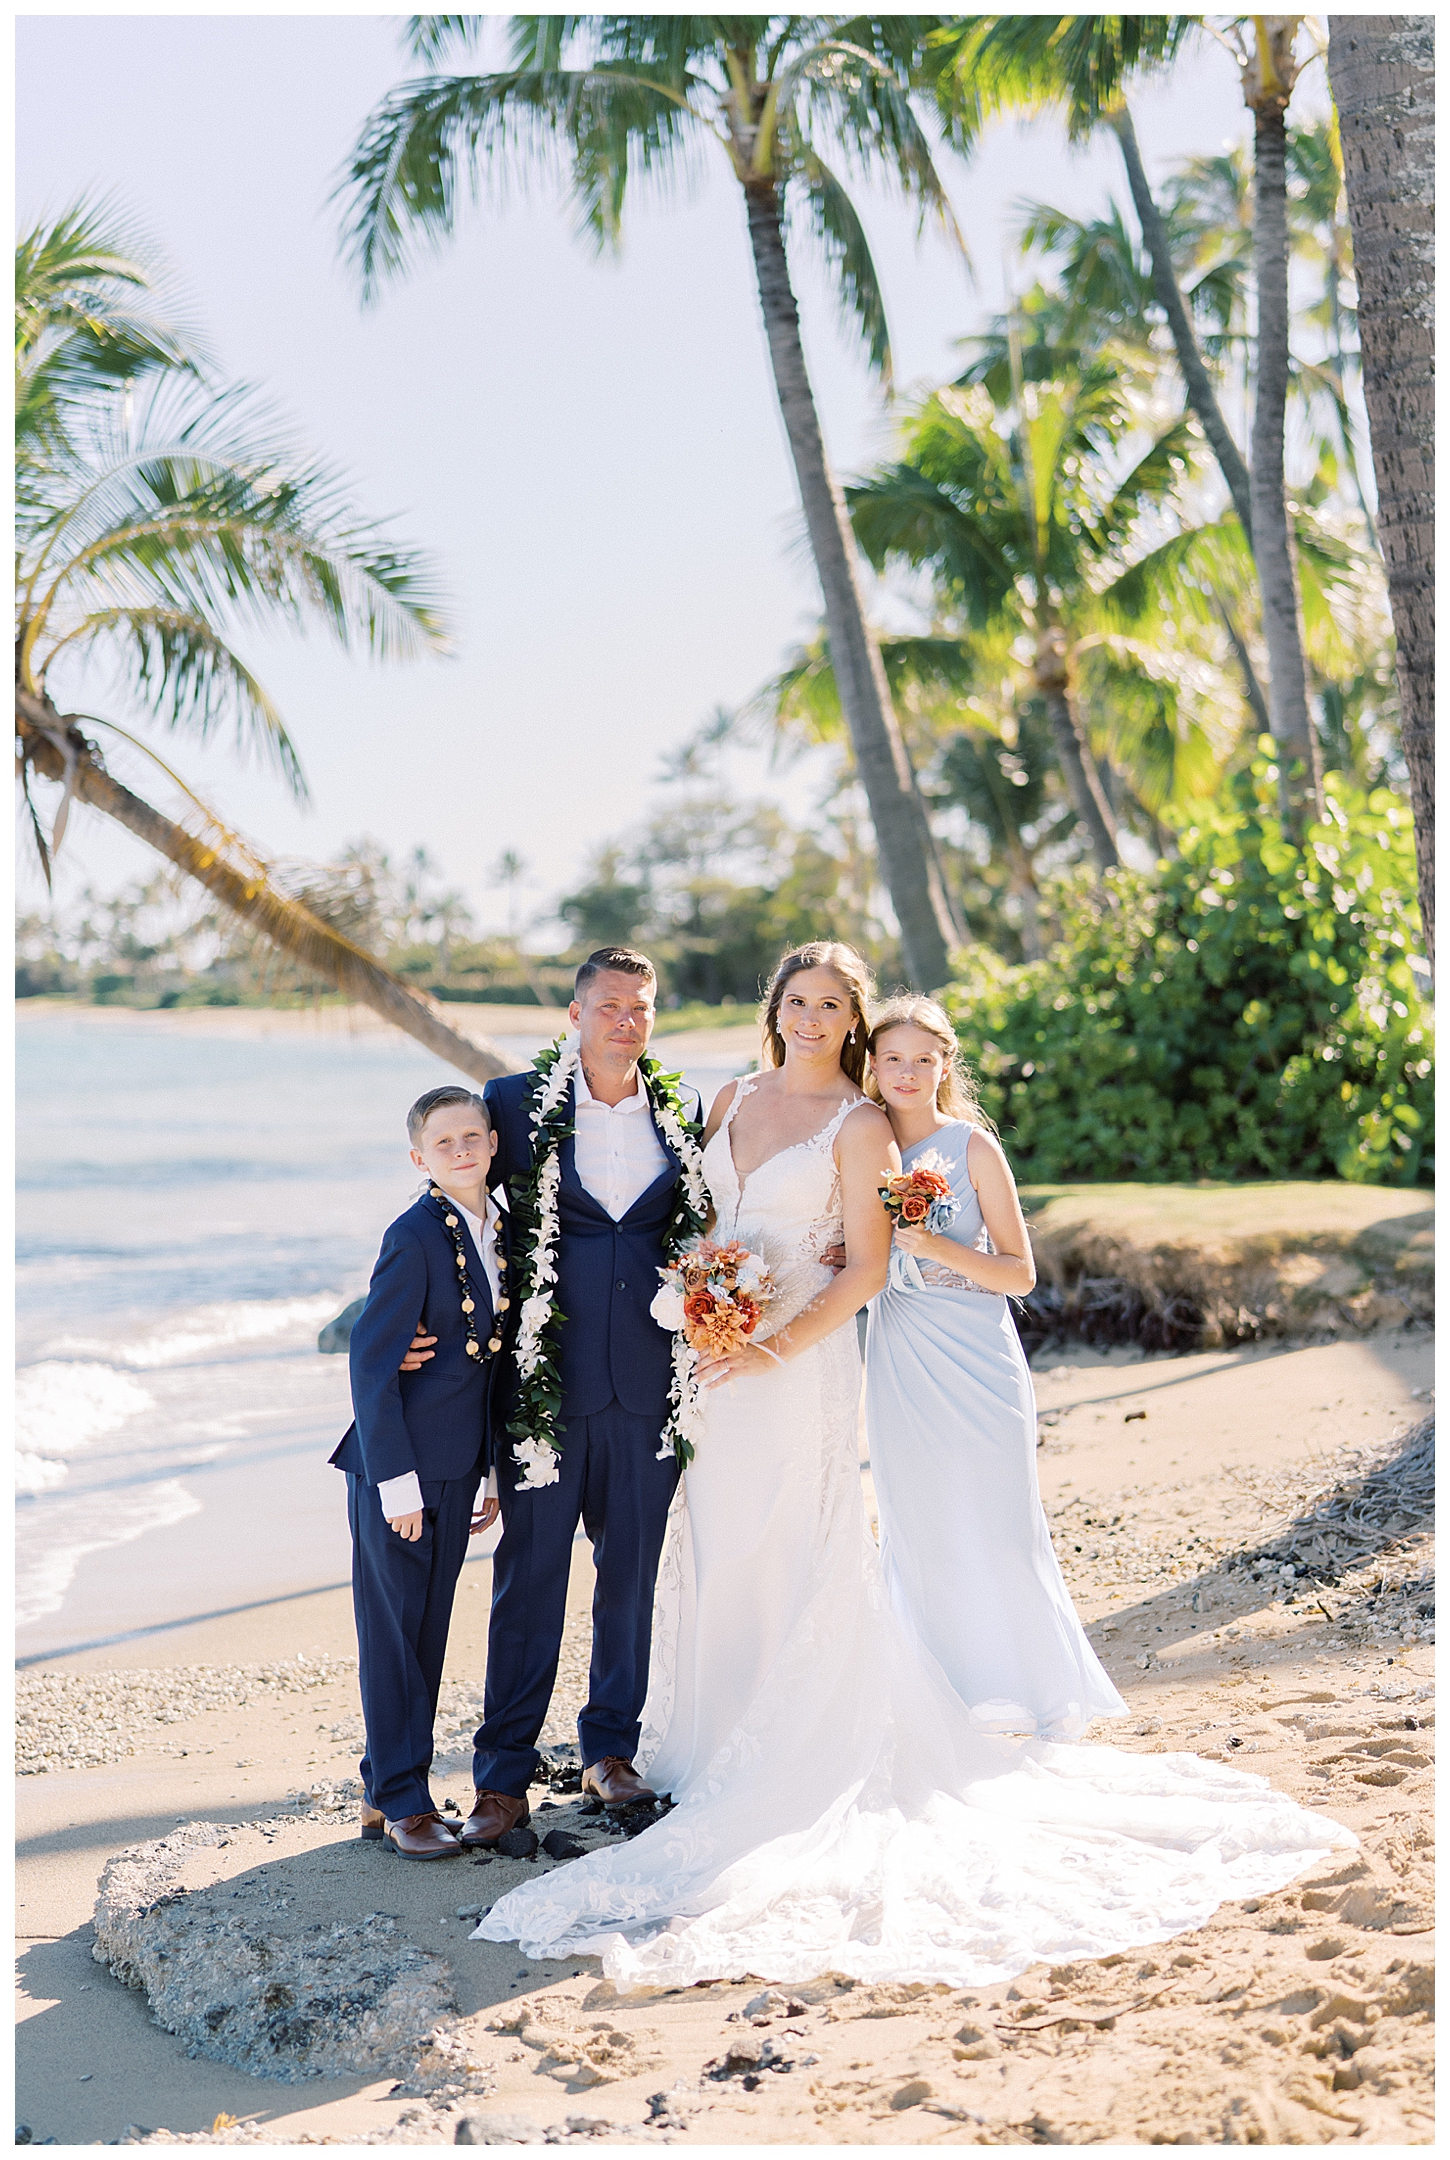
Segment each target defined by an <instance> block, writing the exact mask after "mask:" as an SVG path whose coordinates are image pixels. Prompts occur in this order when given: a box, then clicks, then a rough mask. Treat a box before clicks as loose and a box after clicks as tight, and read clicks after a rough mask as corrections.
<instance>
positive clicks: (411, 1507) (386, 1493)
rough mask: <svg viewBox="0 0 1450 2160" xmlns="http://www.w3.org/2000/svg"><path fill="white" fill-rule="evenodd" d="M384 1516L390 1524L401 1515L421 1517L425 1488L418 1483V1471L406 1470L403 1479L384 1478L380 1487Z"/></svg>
mask: <svg viewBox="0 0 1450 2160" xmlns="http://www.w3.org/2000/svg"><path fill="white" fill-rule="evenodd" d="M378 1498H379V1500H380V1501H381V1502H382V1506H383V1514H384V1515H385V1516H386V1518H387V1520H388V1521H389V1522H392V1521H393V1520H394V1519H395V1517H397V1516H399V1515H419V1514H421V1513H422V1511H423V1488H422V1486H421V1485H420V1484H419V1483H418V1473H417V1471H416V1470H405V1471H404V1472H403V1475H402V1476H401V1477H390V1478H384V1479H383V1481H382V1483H381V1484H380V1485H379V1487H378Z"/></svg>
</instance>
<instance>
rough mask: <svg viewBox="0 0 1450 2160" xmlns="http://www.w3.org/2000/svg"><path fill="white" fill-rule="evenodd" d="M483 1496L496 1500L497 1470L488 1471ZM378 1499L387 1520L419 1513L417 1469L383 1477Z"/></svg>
mask: <svg viewBox="0 0 1450 2160" xmlns="http://www.w3.org/2000/svg"><path fill="white" fill-rule="evenodd" d="M483 1497H484V1499H485V1500H497V1498H498V1472H497V1470H490V1471H489V1473H488V1476H487V1478H486V1479H485V1481H484V1487H483ZM378 1499H379V1501H380V1502H381V1503H382V1510H383V1514H384V1515H385V1516H386V1517H387V1519H388V1521H389V1522H392V1521H394V1520H395V1518H396V1517H397V1516H399V1515H416V1514H418V1513H420V1512H421V1510H422V1506H423V1488H422V1486H421V1485H420V1484H419V1483H418V1473H417V1471H416V1470H405V1471H404V1472H403V1475H402V1476H401V1477H390V1478H384V1479H383V1481H382V1483H381V1485H379V1487H378Z"/></svg>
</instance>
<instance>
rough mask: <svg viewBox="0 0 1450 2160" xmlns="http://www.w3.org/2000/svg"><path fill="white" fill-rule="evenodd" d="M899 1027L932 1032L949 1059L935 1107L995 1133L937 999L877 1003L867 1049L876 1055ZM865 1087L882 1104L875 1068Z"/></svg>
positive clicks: (902, 998) (901, 999) (897, 998)
mask: <svg viewBox="0 0 1450 2160" xmlns="http://www.w3.org/2000/svg"><path fill="white" fill-rule="evenodd" d="M899 1027H914V1028H920V1029H921V1032H922V1034H923V1035H930V1037H931V1039H932V1041H933V1042H934V1043H936V1044H937V1046H938V1048H939V1049H940V1051H941V1053H942V1056H943V1057H944V1058H945V1059H946V1067H945V1070H944V1071H943V1073H942V1076H941V1079H940V1080H939V1081H938V1082H937V1090H936V1106H937V1108H938V1110H940V1112H941V1113H942V1116H943V1117H953V1118H961V1119H962V1120H963V1121H964V1122H965V1123H966V1124H968V1125H976V1126H979V1127H980V1128H981V1130H982V1131H983V1132H989V1133H994V1134H995V1132H996V1130H997V1128H996V1126H995V1125H994V1124H993V1123H992V1120H991V1119H990V1118H989V1117H988V1115H987V1113H986V1111H985V1110H984V1109H983V1108H982V1105H981V1103H980V1102H979V1101H978V1100H977V1083H976V1080H975V1079H974V1078H973V1076H972V1074H971V1073H969V1072H968V1071H967V1068H966V1066H965V1065H964V1064H963V1063H962V1049H961V1044H960V1043H959V1042H958V1041H957V1036H956V1030H955V1028H954V1027H953V1026H952V1024H951V1021H950V1020H949V1019H948V1018H947V1016H946V1014H945V1013H944V1012H943V1011H942V1008H941V1006H940V1005H938V1003H937V1001H936V999H935V998H929V997H894V998H888V999H887V1000H886V1003H885V1004H884V1005H881V1006H878V1007H877V1010H876V1017H875V1019H874V1020H873V1021H872V1023H871V1032H870V1033H869V1035H868V1036H867V1037H866V1048H867V1049H868V1050H869V1051H870V1052H871V1055H872V1057H873V1058H874V1057H875V1055H876V1045H877V1043H878V1042H879V1041H880V1040H881V1037H882V1036H883V1035H889V1034H890V1032H891V1030H892V1029H893V1028H899ZM865 1087H866V1093H867V1094H868V1095H869V1096H870V1098H871V1100H872V1102H878V1103H879V1102H880V1101H881V1089H880V1087H879V1085H878V1083H877V1079H876V1073H875V1069H874V1067H873V1068H870V1069H868V1071H867V1074H866V1081H865Z"/></svg>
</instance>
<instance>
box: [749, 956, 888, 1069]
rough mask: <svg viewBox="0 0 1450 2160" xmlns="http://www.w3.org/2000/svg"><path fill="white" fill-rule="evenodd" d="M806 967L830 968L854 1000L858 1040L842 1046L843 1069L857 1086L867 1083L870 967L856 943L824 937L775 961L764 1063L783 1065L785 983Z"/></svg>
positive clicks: (764, 1017) (763, 1025)
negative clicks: (839, 941) (781, 1025)
mask: <svg viewBox="0 0 1450 2160" xmlns="http://www.w3.org/2000/svg"><path fill="white" fill-rule="evenodd" d="M807 968H829V970H830V972H831V973H832V974H833V975H834V976H835V978H836V980H837V982H838V983H839V984H840V985H841V988H842V989H843V990H844V991H845V992H846V994H847V996H848V997H849V998H850V1000H851V1018H852V1023H853V1025H854V1028H855V1034H856V1040H855V1041H854V1042H852V1041H851V1039H850V1036H849V1035H848V1036H847V1038H846V1040H845V1042H843V1043H842V1045H841V1070H842V1072H843V1073H844V1074H845V1075H846V1078H847V1079H848V1080H852V1081H854V1082H855V1084H856V1086H857V1087H858V1088H862V1089H864V1087H865V1085H866V1042H867V1035H866V1031H867V1029H868V1027H869V1026H870V1024H871V1023H870V1020H869V1018H868V1015H869V1013H870V1010H871V994H872V984H871V970H870V968H869V967H868V966H867V965H866V962H865V961H864V960H863V959H862V957H861V955H860V953H858V952H857V950H856V948H855V946H854V945H839V944H837V943H836V942H835V940H834V939H831V938H821V939H818V940H817V942H816V943H815V944H813V945H798V946H797V947H796V949H795V951H794V952H788V953H785V954H783V955H782V957H781V958H780V959H779V960H778V961H777V962H776V967H775V973H774V974H773V975H772V976H771V978H770V987H769V989H768V990H767V991H766V993H765V1007H764V1010H763V1011H762V1013H761V1016H760V1037H761V1063H762V1064H767V1063H768V1064H771V1065H783V1064H784V1063H785V1043H784V1041H783V1039H782V1037H781V1032H780V1001H781V999H782V998H783V997H784V996H785V990H786V985H787V983H788V982H789V981H790V979H791V977H792V976H793V975H800V974H803V973H804V971H805V970H806V969H807Z"/></svg>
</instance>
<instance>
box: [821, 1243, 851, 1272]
mask: <svg viewBox="0 0 1450 2160" xmlns="http://www.w3.org/2000/svg"><path fill="white" fill-rule="evenodd" d="M845 1265H846V1248H845V1246H844V1245H828V1246H827V1247H826V1249H825V1251H824V1252H823V1253H822V1254H821V1266H822V1267H828V1268H831V1269H832V1270H833V1271H834V1272H835V1273H836V1274H837V1275H839V1274H840V1272H841V1270H842V1268H843V1267H844V1266H845Z"/></svg>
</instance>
